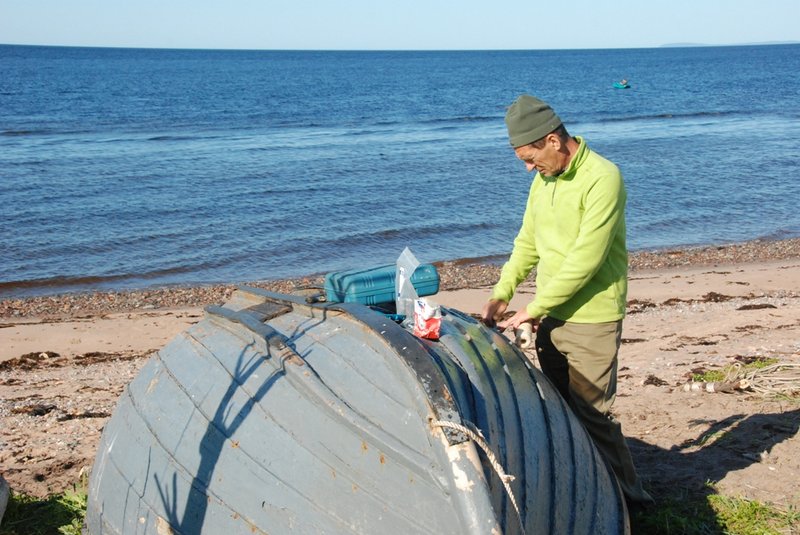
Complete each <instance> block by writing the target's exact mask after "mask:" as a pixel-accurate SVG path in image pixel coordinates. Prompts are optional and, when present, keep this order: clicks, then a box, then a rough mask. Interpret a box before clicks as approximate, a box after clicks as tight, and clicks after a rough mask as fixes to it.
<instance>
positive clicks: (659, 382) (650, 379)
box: [642, 374, 669, 386]
mask: <svg viewBox="0 0 800 535" xmlns="http://www.w3.org/2000/svg"><path fill="white" fill-rule="evenodd" d="M668 384H669V383H668V382H666V381H665V380H664V379H661V378H659V377H656V376H655V375H653V374H650V375H648V376H647V378H645V379H644V381H642V385H653V386H667V385H668Z"/></svg>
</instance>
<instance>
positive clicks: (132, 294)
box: [0, 238, 800, 319]
mask: <svg viewBox="0 0 800 535" xmlns="http://www.w3.org/2000/svg"><path fill="white" fill-rule="evenodd" d="M791 258H800V238H792V239H786V240H775V241H771V240H756V241H749V242H745V243H736V244H727V245H714V246H706V247H687V248H671V249H665V250H658V251H639V252H633V253H631V254H630V255H629V265H630V269H631V272H632V273H635V272H637V271H643V270H651V269H665V268H676V267H687V266H712V265H715V264H726V265H735V264H749V263H757V262H768V261H775V260H786V259H791ZM493 260H494V259H463V260H456V261H446V262H436V263H435V264H436V266H437V269H438V271H439V277H440V289H441V290H443V291H444V290H459V289H463V288H483V287H487V286H491V285H493V284H494V283H495V282H496V281H497V279H498V277H499V274H500V269H501V267H502V260H495V261H493ZM322 283H323V276H322V275H317V276H308V277H299V278H294V279H284V280H274V281H252V282H247V283H243V284H247V285H249V286H256V287H259V288H264V289H267V290H270V291H276V292H290V291H291V290H292V289H293V288H298V287H307V286H321V285H322ZM236 286H237V285H234V284H223V285H211V286H191V287H190V286H172V287H162V288H153V289H147V290H132V291H95V292H91V291H87V292H79V293H68V294H58V295H48V296H37V297H29V298H7V299H1V300H0V318H16V319H22V318H40V319H58V318H64V317H71V316H75V315H76V314H78V315H81V314H86V315H96V314H102V313H111V312H122V311H132V310H156V309H170V308H183V307H202V306H206V305H209V304H215V303H222V302H224V301H225V300H227V299H228V298H229V297H230V295H231V294H232V293H233V291H234V289H235V288H236Z"/></svg>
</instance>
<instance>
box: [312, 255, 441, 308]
mask: <svg viewBox="0 0 800 535" xmlns="http://www.w3.org/2000/svg"><path fill="white" fill-rule="evenodd" d="M396 269H397V267H396V266H395V265H394V264H390V265H388V266H381V267H376V268H371V269H351V270H349V271H336V272H334V273H328V274H327V275H325V299H326V300H327V301H328V302H330V303H362V304H364V305H380V304H384V303H393V302H394V298H395V291H394V286H395V270H396ZM411 284H413V285H414V289H415V290H416V291H417V295H418V296H420V297H423V296H426V295H433V294H435V293H436V292H438V291H439V272H438V271H436V266H434V265H433V264H420V265H419V266H418V267H417V269H416V270H415V271H414V274H413V275H411Z"/></svg>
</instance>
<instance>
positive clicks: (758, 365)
mask: <svg viewBox="0 0 800 535" xmlns="http://www.w3.org/2000/svg"><path fill="white" fill-rule="evenodd" d="M778 362H779V360H778V359H776V358H767V357H759V358H756V359H755V360H753V361H752V362H749V363H747V364H744V365H730V366H725V367H724V368H722V369H721V370H707V371H705V372H703V373H695V374H692V381H698V382H704V383H714V382H718V381H724V380H725V379H726V378H727V377H729V376H730V377H732V376H734V375H735V374H737V372H738V373H739V374H741V373H742V372H744V373H747V372H749V371H753V370H760V369H762V368H766V367H767V366H772V365H773V364H777V363H778Z"/></svg>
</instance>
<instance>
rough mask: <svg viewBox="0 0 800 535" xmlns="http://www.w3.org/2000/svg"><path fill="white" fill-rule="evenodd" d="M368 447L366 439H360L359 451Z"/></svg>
mask: <svg viewBox="0 0 800 535" xmlns="http://www.w3.org/2000/svg"><path fill="white" fill-rule="evenodd" d="M368 449H369V448H368V447H367V441H366V440H362V441H361V451H367V450H368Z"/></svg>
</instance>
